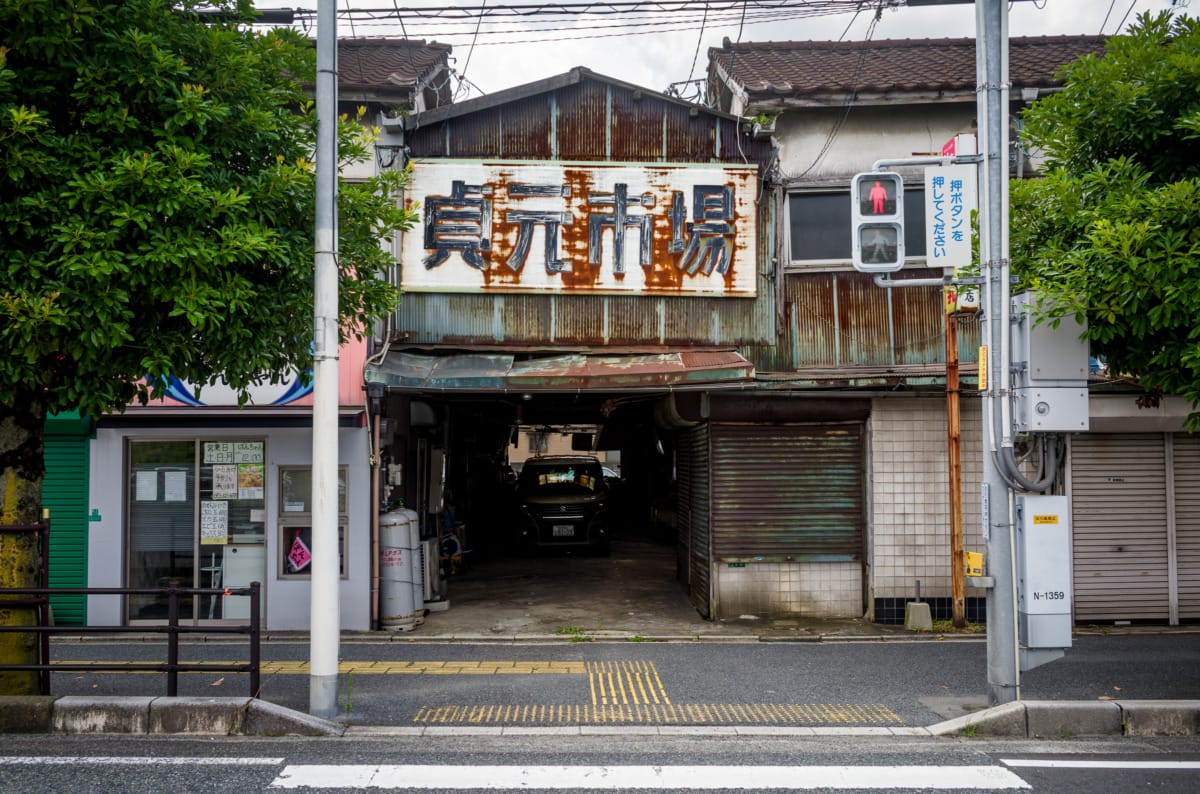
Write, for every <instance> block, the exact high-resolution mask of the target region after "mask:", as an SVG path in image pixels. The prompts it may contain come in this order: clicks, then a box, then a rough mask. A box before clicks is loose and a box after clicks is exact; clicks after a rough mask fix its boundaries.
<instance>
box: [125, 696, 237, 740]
mask: <svg viewBox="0 0 1200 794" xmlns="http://www.w3.org/2000/svg"><path fill="white" fill-rule="evenodd" d="M249 702H250V698H206V697H173V698H172V697H160V698H155V699H154V700H153V702H151V703H150V726H149V730H148V731H147V732H148V733H154V734H164V733H165V734H189V733H190V734H206V735H209V736H213V735H216V736H229V735H231V734H235V733H240V732H241V730H242V723H243V722H244V717H245V714H246V709H247V707H248V705H249Z"/></svg>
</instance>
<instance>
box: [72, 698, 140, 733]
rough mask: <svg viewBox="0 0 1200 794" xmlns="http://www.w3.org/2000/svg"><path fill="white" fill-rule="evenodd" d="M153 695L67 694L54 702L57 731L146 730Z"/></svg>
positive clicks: (137, 731)
mask: <svg viewBox="0 0 1200 794" xmlns="http://www.w3.org/2000/svg"><path fill="white" fill-rule="evenodd" d="M153 701H154V698H153V697H88V696H84V695H68V696H65V697H61V698H59V699H58V700H56V701H55V702H54V718H53V724H52V726H51V730H53V731H54V733H71V734H81V733H146V731H147V728H148V727H149V725H150V704H151V703H152V702H153Z"/></svg>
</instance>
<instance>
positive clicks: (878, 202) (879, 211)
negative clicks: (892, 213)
mask: <svg viewBox="0 0 1200 794" xmlns="http://www.w3.org/2000/svg"><path fill="white" fill-rule="evenodd" d="M887 197H888V195H887V190H886V189H885V188H884V187H883V183H882V182H880V181H879V180H875V187H873V188H871V192H870V193H868V194H867V198H868V199H869V200H870V202H871V214H873V215H883V214H884V213H885V212H886V211H887V209H886V204H887Z"/></svg>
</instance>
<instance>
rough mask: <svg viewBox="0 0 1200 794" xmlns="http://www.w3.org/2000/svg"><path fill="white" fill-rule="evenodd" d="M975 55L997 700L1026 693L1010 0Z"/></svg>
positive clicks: (986, 523)
mask: <svg viewBox="0 0 1200 794" xmlns="http://www.w3.org/2000/svg"><path fill="white" fill-rule="evenodd" d="M975 59H976V82H977V89H976V90H977V99H976V115H977V116H978V119H979V135H980V141H979V144H980V145H979V150H980V152H981V153H982V154H983V156H984V160H983V168H982V180H981V183H980V191H979V219H980V223H979V259H980V265H981V271H982V275H983V281H984V283H983V295H982V305H983V310H984V312H985V315H984V320H985V326H984V346H985V350H986V359H987V360H986V366H985V362H983V361H981V362H980V373H979V374H980V378H981V379H983V378H986V387H984V384H983V383H982V382H981V384H980V386H981V389H982V390H983V443H982V447H983V483H982V492H981V494H980V498H981V508H982V510H981V512H982V519H983V534H984V540H985V541H986V542H987V572H988V574H989V576H988V578H989V579H990V580H991V587H989V588H988V589H987V667H988V671H987V677H988V701H989V703H990V704H992V705H997V704H1001V703H1011V702H1013V701H1015V700H1020V698H1021V689H1020V679H1019V677H1018V676H1019V674H1018V669H1019V661H1018V647H1019V646H1018V639H1017V594H1016V568H1015V563H1014V556H1013V528H1012V527H1013V525H1012V493H1011V491H1010V490H1009V486H1008V483H1007V482H1006V481H1005V480H1004V478H1003V477H1002V476H1001V475H1000V471H999V469H998V463H997V460H996V454H997V453H998V447H999V444H1000V441H1001V439H1003V438H1005V437H1006V436H1007V435H1008V433H1009V427H1010V424H1009V423H1011V421H1012V417H1011V416H1010V415H1009V412H1008V411H1007V410H1006V407H1005V400H1006V399H1007V397H1008V389H1009V386H1008V384H1009V368H1010V366H1009V359H1010V358H1011V350H1010V346H1009V328H1008V318H1009V312H1008V305H1009V281H1008V277H1009V268H1008V0H977V2H976V3H975Z"/></svg>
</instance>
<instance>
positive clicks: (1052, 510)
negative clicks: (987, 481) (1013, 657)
mask: <svg viewBox="0 0 1200 794" xmlns="http://www.w3.org/2000/svg"><path fill="white" fill-rule="evenodd" d="M1016 508H1017V509H1016V527H1017V548H1016V552H1017V630H1018V635H1019V638H1020V640H1021V645H1022V646H1023V647H1025V648H1070V647H1071V601H1072V598H1071V524H1070V518H1069V515H1068V512H1067V497H1065V496H1018V497H1017V498H1016Z"/></svg>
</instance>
